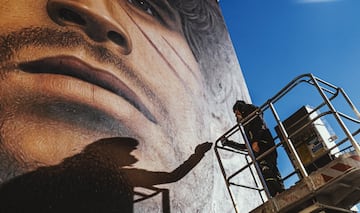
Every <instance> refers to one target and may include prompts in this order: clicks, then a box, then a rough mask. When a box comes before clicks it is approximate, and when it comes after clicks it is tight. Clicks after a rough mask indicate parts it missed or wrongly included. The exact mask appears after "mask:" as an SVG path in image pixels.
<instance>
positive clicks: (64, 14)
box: [59, 8, 86, 26]
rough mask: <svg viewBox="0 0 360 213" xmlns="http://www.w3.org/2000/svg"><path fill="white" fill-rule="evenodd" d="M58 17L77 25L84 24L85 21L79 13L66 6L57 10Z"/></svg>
mask: <svg viewBox="0 0 360 213" xmlns="http://www.w3.org/2000/svg"><path fill="white" fill-rule="evenodd" d="M59 18H61V19H62V20H64V21H68V22H72V23H75V24H78V25H82V26H85V25H86V21H85V20H84V19H83V18H82V17H81V15H79V14H78V13H76V12H74V11H72V10H70V9H67V8H61V9H60V10H59Z"/></svg>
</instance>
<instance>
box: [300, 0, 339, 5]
mask: <svg viewBox="0 0 360 213" xmlns="http://www.w3.org/2000/svg"><path fill="white" fill-rule="evenodd" d="M336 1H340V0H297V3H300V4H314V3H328V2H336Z"/></svg>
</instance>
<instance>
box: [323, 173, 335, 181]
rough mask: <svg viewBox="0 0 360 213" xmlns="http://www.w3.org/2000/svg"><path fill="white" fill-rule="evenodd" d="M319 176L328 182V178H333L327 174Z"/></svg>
mask: <svg viewBox="0 0 360 213" xmlns="http://www.w3.org/2000/svg"><path fill="white" fill-rule="evenodd" d="M321 176H322V177H323V179H324V180H325V182H328V181H329V180H331V179H333V177H331V176H328V175H324V174H321Z"/></svg>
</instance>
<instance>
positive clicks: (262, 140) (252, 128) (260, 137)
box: [233, 101, 284, 196]
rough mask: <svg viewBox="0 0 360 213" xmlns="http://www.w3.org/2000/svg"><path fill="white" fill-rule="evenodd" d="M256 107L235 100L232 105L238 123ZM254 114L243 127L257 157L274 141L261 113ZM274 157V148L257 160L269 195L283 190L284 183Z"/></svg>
mask: <svg viewBox="0 0 360 213" xmlns="http://www.w3.org/2000/svg"><path fill="white" fill-rule="evenodd" d="M257 109H258V107H256V106H254V105H252V104H246V103H245V102H244V101H236V103H235V104H234V106H233V111H234V113H235V116H236V118H237V121H238V123H241V122H243V119H244V118H246V117H247V116H248V115H250V114H251V113H252V112H254V111H255V110H257ZM254 116H256V117H255V118H253V116H252V117H251V118H250V119H247V120H251V121H250V122H246V121H245V125H243V127H244V131H245V134H246V137H247V139H248V141H249V143H250V145H251V147H252V150H253V152H254V155H255V157H256V158H257V157H258V156H260V155H261V154H263V153H264V152H266V151H267V150H269V149H270V148H272V147H274V146H275V142H274V139H273V137H272V135H271V133H270V130H269V129H268V128H267V127H266V124H265V123H264V121H263V119H262V115H261V114H256V115H254ZM276 158H277V152H276V149H275V150H274V151H272V152H271V153H269V154H267V155H266V156H265V157H263V158H261V159H260V160H258V164H259V167H260V169H261V172H262V175H263V177H264V179H265V182H266V185H267V187H268V189H269V192H270V195H271V196H275V195H276V194H278V193H280V192H282V191H284V185H283V182H282V180H281V176H280V173H279V170H278V168H277V166H276Z"/></svg>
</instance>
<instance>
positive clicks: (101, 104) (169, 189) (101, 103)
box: [0, 0, 249, 212]
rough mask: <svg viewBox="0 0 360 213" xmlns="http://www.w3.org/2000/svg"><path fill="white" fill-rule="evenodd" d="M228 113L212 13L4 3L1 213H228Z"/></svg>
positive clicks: (190, 3) (223, 58)
mask: <svg viewBox="0 0 360 213" xmlns="http://www.w3.org/2000/svg"><path fill="white" fill-rule="evenodd" d="M237 99H242V100H244V99H245V100H246V99H249V97H248V92H247V89H246V85H245V82H244V80H243V77H242V74H241V71H240V68H239V65H238V62H237V59H236V56H235V53H234V51H233V47H232V44H231V42H230V39H229V36H228V33H227V30H226V27H225V24H224V22H223V17H222V15H221V12H220V9H219V5H218V3H217V1H216V0H117V1H115V0H11V1H8V0H1V1H0V212H220V211H221V212H223V211H224V212H226V211H227V209H228V208H230V209H231V208H232V207H231V204H229V205H230V206H228V207H223V202H222V200H228V199H229V198H228V196H227V194H226V192H225V190H224V191H222V190H223V189H224V188H225V186H224V181H223V180H222V177H221V175H220V173H219V172H218V166H217V165H216V162H215V158H214V156H213V152H212V150H211V146H212V143H211V142H213V141H215V140H216V139H217V137H218V136H220V134H221V133H222V132H223V131H224V130H226V129H227V128H228V127H230V126H231V125H232V124H233V123H234V118H233V115H232V111H231V107H232V105H233V103H234V101H235V100H237ZM208 141H209V142H208ZM209 150H210V151H209ZM224 202H225V201H224Z"/></svg>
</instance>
